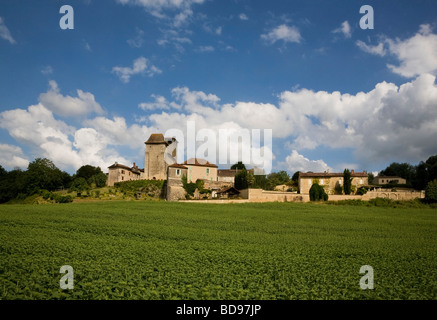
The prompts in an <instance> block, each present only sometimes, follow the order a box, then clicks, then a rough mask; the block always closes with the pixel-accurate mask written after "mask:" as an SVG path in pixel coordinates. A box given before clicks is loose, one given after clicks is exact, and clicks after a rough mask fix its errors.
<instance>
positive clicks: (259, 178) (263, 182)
mask: <svg viewBox="0 0 437 320" xmlns="http://www.w3.org/2000/svg"><path fill="white" fill-rule="evenodd" d="M251 188H255V189H263V190H268V189H267V188H268V180H267V177H266V176H265V175H259V174H256V175H254V176H253V184H252V185H251Z"/></svg>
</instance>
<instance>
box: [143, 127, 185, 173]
mask: <svg viewBox="0 0 437 320" xmlns="http://www.w3.org/2000/svg"><path fill="white" fill-rule="evenodd" d="M173 143H174V144H175V148H174V149H173V152H172V156H173V157H174V158H176V157H177V153H176V152H177V147H176V144H177V142H176V139H175V138H164V136H163V135H162V134H161V133H154V134H152V135H150V137H149V140H147V141H146V142H145V144H146V152H145V156H144V176H143V177H142V179H145V180H166V179H167V170H168V164H167V163H168V162H169V163H171V161H166V160H168V159H167V157H168V155H167V154H166V148H167V147H168V146H169V145H171V144H173Z"/></svg>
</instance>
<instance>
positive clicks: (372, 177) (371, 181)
mask: <svg viewBox="0 0 437 320" xmlns="http://www.w3.org/2000/svg"><path fill="white" fill-rule="evenodd" d="M367 177H368V181H369V184H372V183H373V180H374V179H375V175H374V174H373V173H372V172H369V173H368V174H367Z"/></svg>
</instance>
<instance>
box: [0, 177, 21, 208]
mask: <svg viewBox="0 0 437 320" xmlns="http://www.w3.org/2000/svg"><path fill="white" fill-rule="evenodd" d="M26 189H27V184H26V173H25V172H24V171H21V170H19V169H15V170H12V171H10V172H6V174H2V177H1V178H0V203H4V202H8V201H9V200H12V199H14V198H16V197H17V196H18V195H19V194H26Z"/></svg>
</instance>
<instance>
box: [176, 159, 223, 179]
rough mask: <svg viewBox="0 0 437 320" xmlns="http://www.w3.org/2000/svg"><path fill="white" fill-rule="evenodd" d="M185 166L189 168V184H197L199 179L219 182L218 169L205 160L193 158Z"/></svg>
mask: <svg viewBox="0 0 437 320" xmlns="http://www.w3.org/2000/svg"><path fill="white" fill-rule="evenodd" d="M183 166H184V167H186V168H187V181H188V182H196V181H197V180H198V179H201V180H208V181H217V169H218V167H217V166H216V165H215V164H212V163H210V162H208V161H206V160H204V159H198V158H192V159H189V160H187V161H185V162H184V163H183Z"/></svg>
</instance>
